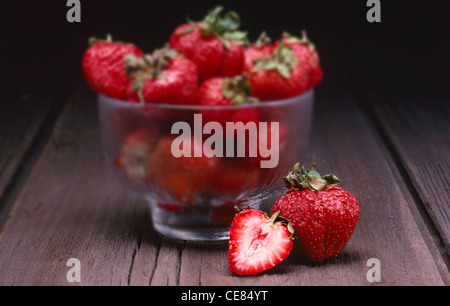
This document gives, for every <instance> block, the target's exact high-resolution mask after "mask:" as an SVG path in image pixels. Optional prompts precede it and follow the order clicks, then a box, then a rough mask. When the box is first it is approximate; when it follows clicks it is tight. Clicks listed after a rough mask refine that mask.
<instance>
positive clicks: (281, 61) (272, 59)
mask: <svg viewBox="0 0 450 306" xmlns="http://www.w3.org/2000/svg"><path fill="white" fill-rule="evenodd" d="M254 63H255V67H253V71H255V72H258V71H261V70H276V71H278V73H279V74H280V75H282V76H283V77H284V78H286V79H288V78H289V77H290V76H291V72H292V69H293V68H294V66H295V65H296V64H298V63H299V60H298V58H297V57H295V56H294V52H293V51H292V48H290V47H289V46H286V45H285V43H284V42H281V43H279V44H278V46H277V48H276V49H275V51H274V52H273V53H272V54H271V55H266V56H263V57H261V58H258V59H256V60H255V61H254Z"/></svg>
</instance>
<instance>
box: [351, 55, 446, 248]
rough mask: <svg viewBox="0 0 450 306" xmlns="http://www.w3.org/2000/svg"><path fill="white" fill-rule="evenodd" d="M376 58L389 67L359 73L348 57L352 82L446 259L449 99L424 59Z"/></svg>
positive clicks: (377, 67)
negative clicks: (405, 176)
mask: <svg viewBox="0 0 450 306" xmlns="http://www.w3.org/2000/svg"><path fill="white" fill-rule="evenodd" d="M377 50H378V49H377ZM360 51H361V50H360ZM377 53H378V55H379V60H380V61H385V62H389V63H391V64H390V65H391V68H390V69H389V70H386V67H384V66H381V67H380V66H378V65H373V66H369V67H366V69H365V70H362V69H361V68H360V67H361V66H360V65H359V64H360V63H359V62H358V59H359V58H358V57H354V58H353V60H354V68H353V69H354V71H355V74H357V78H355V82H356V84H357V86H359V88H360V89H361V91H362V92H363V94H364V97H365V99H366V100H367V102H368V108H369V112H371V114H372V115H373V116H374V118H375V120H376V121H377V122H378V127H379V129H380V130H381V133H383V134H384V136H385V138H386V139H387V141H388V142H389V143H390V145H391V147H392V150H393V151H394V154H395V155H396V157H397V158H398V159H399V162H400V163H401V165H402V167H403V168H404V169H405V171H406V173H407V174H408V176H409V179H410V180H411V183H412V184H413V186H414V188H415V190H417V193H418V195H419V197H420V201H421V202H422V203H419V205H424V207H425V209H426V211H427V212H428V214H429V216H430V217H431V220H432V221H433V223H434V226H435V227H436V229H437V231H438V232H439V234H440V236H441V239H442V241H443V243H444V245H445V246H444V247H445V250H444V251H443V252H444V253H446V254H447V256H449V254H450V184H449V179H448V177H449V175H450V95H449V94H448V91H446V90H445V89H443V88H440V87H439V86H438V84H440V83H439V82H437V80H435V78H434V74H433V71H432V70H431V69H430V67H429V65H428V64H427V62H425V61H424V59H421V58H417V57H414V56H412V55H410V54H407V53H406V54H405V53H402V54H400V51H398V50H396V51H391V52H387V51H386V50H383V49H379V50H378V51H377ZM383 67H384V68H383ZM373 75H376V77H373Z"/></svg>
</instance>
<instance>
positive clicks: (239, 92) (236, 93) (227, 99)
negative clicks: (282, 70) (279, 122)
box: [198, 74, 261, 124]
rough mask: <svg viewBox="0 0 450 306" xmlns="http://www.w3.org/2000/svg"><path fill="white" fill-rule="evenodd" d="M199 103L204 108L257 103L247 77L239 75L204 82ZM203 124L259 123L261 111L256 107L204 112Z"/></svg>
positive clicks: (199, 94)
mask: <svg viewBox="0 0 450 306" xmlns="http://www.w3.org/2000/svg"><path fill="white" fill-rule="evenodd" d="M198 101H199V104H200V105H203V106H213V107H221V106H225V107H226V106H233V105H245V104H253V103H257V102H258V100H257V99H255V98H254V97H252V89H251V87H250V84H249V82H248V76H247V75H245V74H244V75H239V76H235V77H233V78H219V77H217V78H212V79H209V80H206V81H205V82H203V84H202V85H201V86H200V88H199V90H198ZM202 115H203V122H205V123H206V122H208V121H216V122H219V123H222V124H225V123H226V122H238V121H241V122H243V123H244V124H246V123H248V122H259V120H260V118H261V110H260V109H259V108H255V107H249V108H245V107H244V108H239V109H235V110H230V109H218V110H205V111H203V112H202Z"/></svg>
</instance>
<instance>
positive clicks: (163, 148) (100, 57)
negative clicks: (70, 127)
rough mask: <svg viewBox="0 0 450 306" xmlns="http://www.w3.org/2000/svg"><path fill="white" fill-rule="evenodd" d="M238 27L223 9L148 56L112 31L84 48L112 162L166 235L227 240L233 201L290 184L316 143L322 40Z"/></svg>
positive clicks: (256, 199) (255, 201)
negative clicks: (252, 38) (252, 34)
mask: <svg viewBox="0 0 450 306" xmlns="http://www.w3.org/2000/svg"><path fill="white" fill-rule="evenodd" d="M239 25H240V20H239V17H238V16H237V14H236V13H234V12H227V13H225V14H223V9H222V8H221V7H217V8H215V9H214V10H212V11H211V12H209V13H208V15H207V16H206V17H205V18H204V20H203V21H201V22H189V23H186V24H183V25H181V26H179V27H178V28H176V29H175V30H174V32H173V34H172V35H171V37H170V38H169V43H168V44H167V45H166V46H165V47H163V48H161V49H157V50H154V51H153V52H152V53H150V54H145V53H144V52H143V51H142V50H141V49H139V48H138V47H136V46H135V45H133V44H129V43H122V42H120V43H119V42H114V41H112V39H111V38H110V37H108V38H107V39H106V40H98V39H92V40H91V41H90V42H91V46H90V47H89V48H88V50H87V51H86V52H85V54H84V57H83V63H82V64H83V70H84V73H85V77H86V80H87V82H88V83H89V85H90V86H91V88H92V89H93V90H94V91H96V92H97V93H98V107H99V122H100V128H101V138H102V144H103V148H104V152H105V156H106V161H107V163H108V164H109V166H110V168H111V169H112V172H113V173H114V175H115V176H116V177H117V179H118V180H120V181H121V182H123V184H124V185H125V186H127V187H128V188H130V189H131V190H134V191H135V192H138V193H140V194H141V195H142V196H143V197H145V199H146V200H147V201H148V202H149V204H150V208H151V215H152V222H153V226H154V228H155V229H156V230H157V231H158V232H159V233H161V234H163V235H166V236H169V237H173V238H178V239H183V240H195V241H216V240H227V239H229V228H230V224H231V221H232V220H233V217H234V216H235V214H236V210H235V208H236V207H244V206H248V207H252V208H258V207H259V205H260V203H261V202H262V201H263V200H264V199H267V198H268V197H270V196H273V195H274V193H276V192H279V191H280V190H282V188H283V184H282V180H281V178H282V177H283V175H284V174H285V173H286V172H287V171H289V169H290V168H291V166H292V164H294V163H295V162H297V161H298V160H302V158H303V154H304V153H305V150H306V149H307V145H308V139H309V134H310V127H311V119H312V113H313V101H314V91H313V89H314V88H315V87H316V86H317V85H318V84H319V83H320V81H321V79H322V70H321V67H320V63H319V57H318V55H317V52H316V50H315V48H314V45H313V44H312V43H311V42H310V41H309V40H308V38H307V37H306V33H303V34H302V37H300V38H298V37H295V36H292V35H289V34H287V33H283V35H282V37H281V38H280V39H278V40H277V41H275V42H274V43H271V42H270V39H268V37H267V35H265V34H262V35H261V36H260V38H259V39H258V40H257V41H256V42H255V43H253V44H250V43H249V42H248V41H247V38H246V33H244V32H242V31H239V30H238V28H239Z"/></svg>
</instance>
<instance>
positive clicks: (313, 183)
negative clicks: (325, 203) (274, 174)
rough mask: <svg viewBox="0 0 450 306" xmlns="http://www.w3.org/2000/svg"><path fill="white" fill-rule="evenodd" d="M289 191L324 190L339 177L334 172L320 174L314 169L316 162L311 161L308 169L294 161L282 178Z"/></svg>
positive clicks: (337, 180)
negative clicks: (290, 168) (292, 166)
mask: <svg viewBox="0 0 450 306" xmlns="http://www.w3.org/2000/svg"><path fill="white" fill-rule="evenodd" d="M283 180H284V182H285V183H286V187H287V188H288V189H289V190H288V193H289V192H292V191H296V190H305V189H309V190H312V191H314V192H318V191H323V190H326V189H327V188H328V187H329V186H330V185H336V184H338V183H339V179H338V178H337V177H336V176H335V175H334V174H327V175H324V176H320V174H319V173H318V172H317V171H316V164H315V163H313V164H312V167H311V169H310V170H307V169H305V167H303V166H302V167H301V168H300V164H299V163H296V164H295V165H294V168H293V169H292V171H291V172H289V173H288V175H286V176H285V177H284V178H283Z"/></svg>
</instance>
